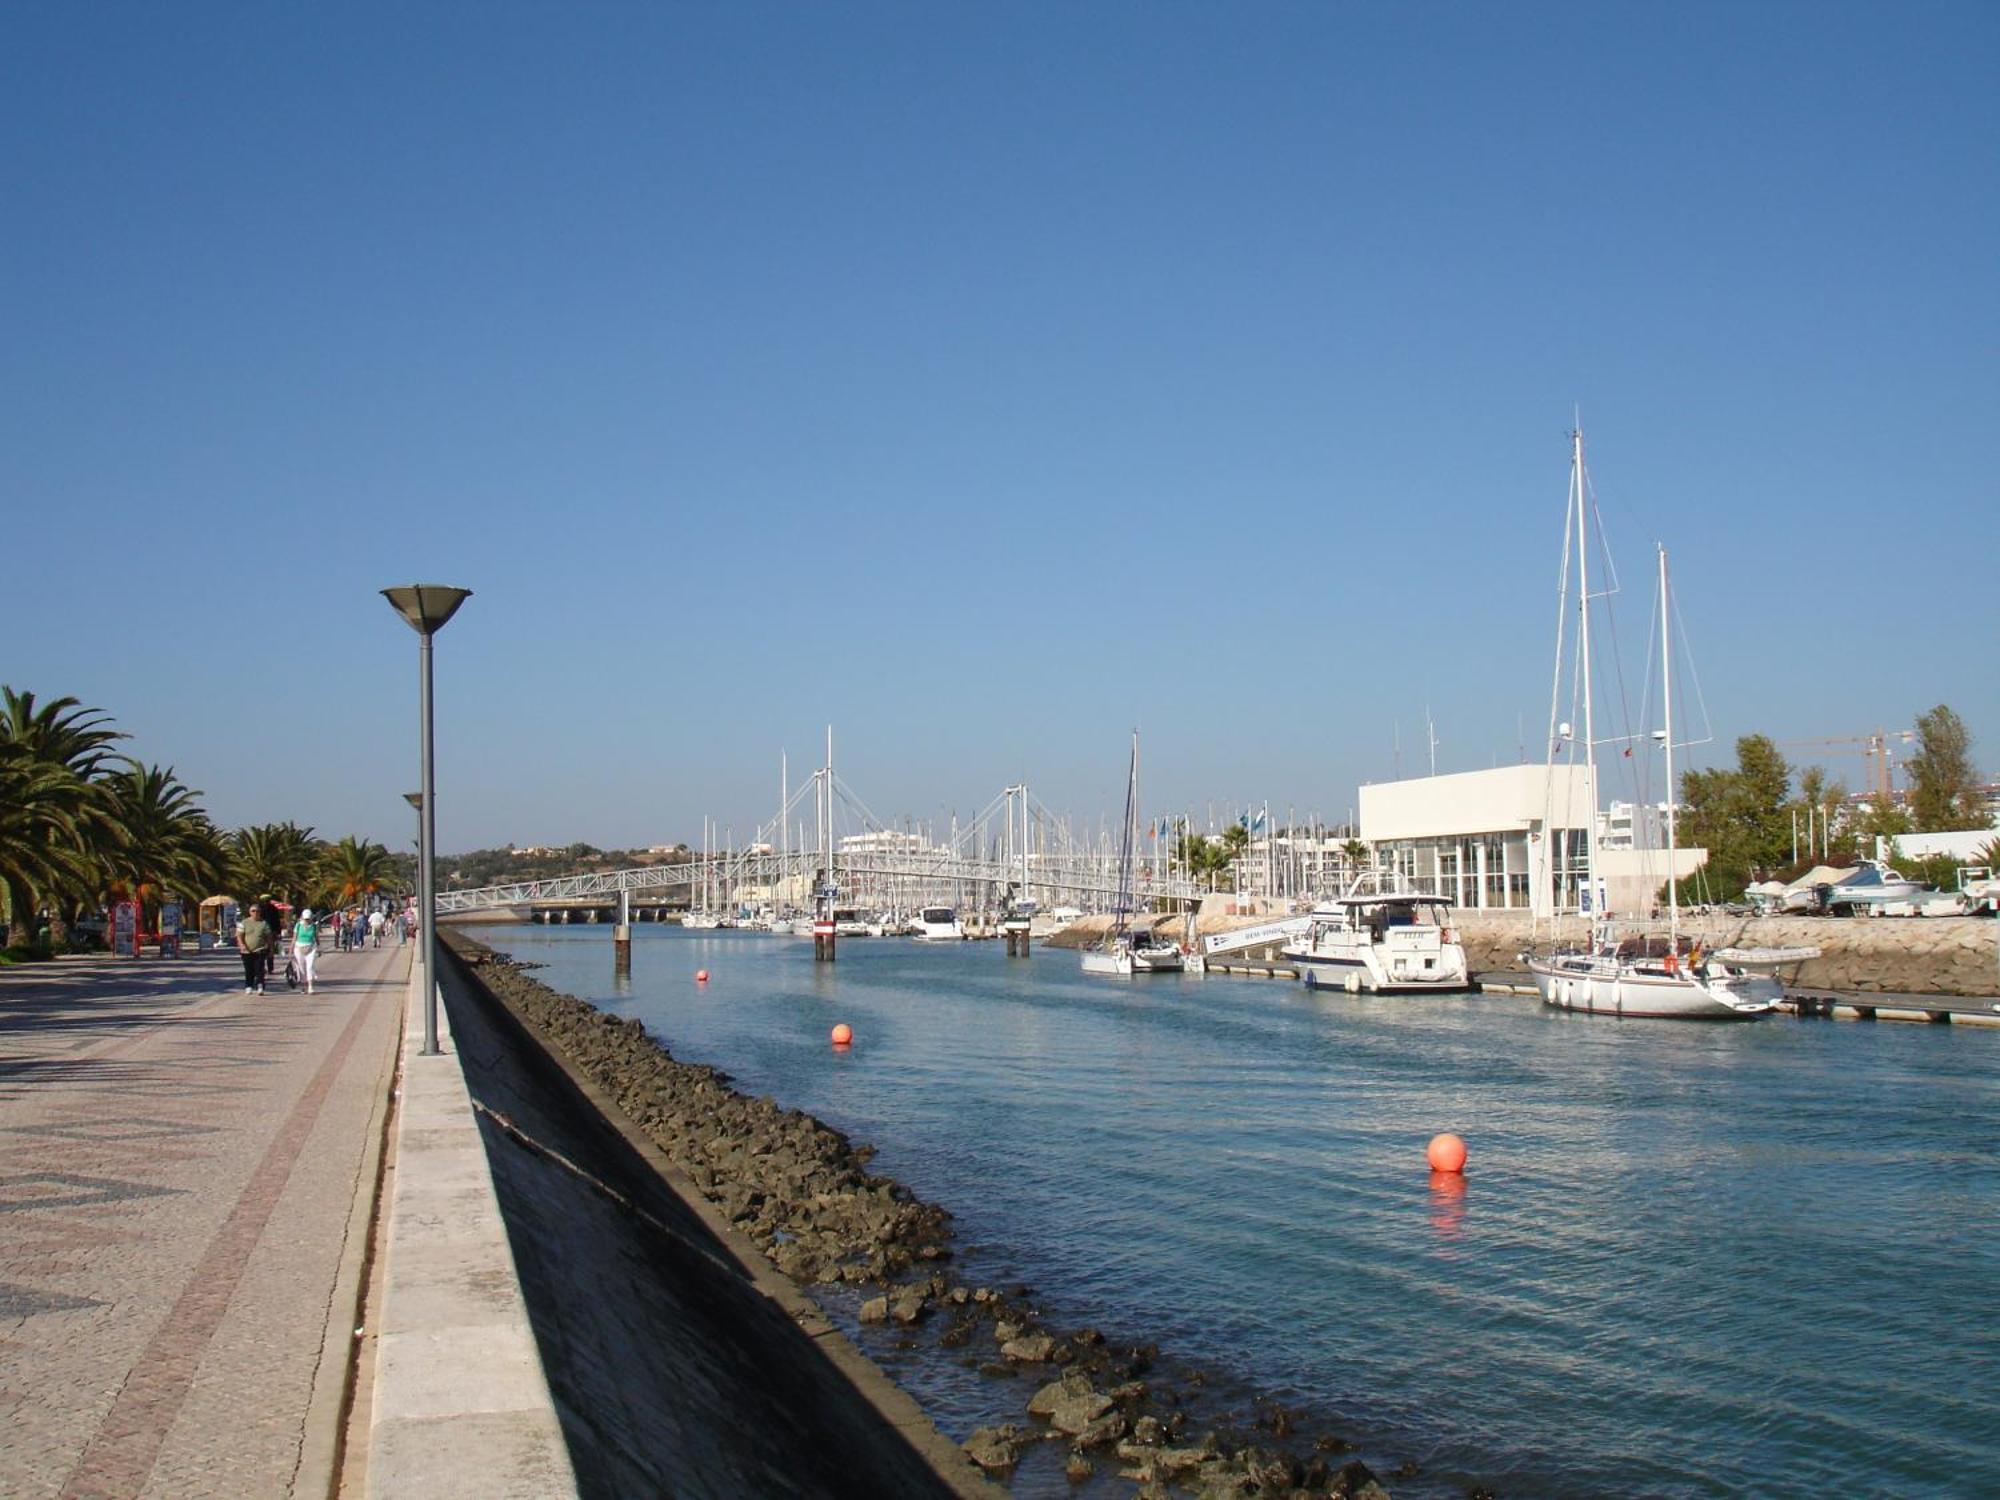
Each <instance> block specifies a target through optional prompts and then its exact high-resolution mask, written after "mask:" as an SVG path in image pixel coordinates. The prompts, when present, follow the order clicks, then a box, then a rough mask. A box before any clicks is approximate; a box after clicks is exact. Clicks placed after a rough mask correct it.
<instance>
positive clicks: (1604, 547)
mask: <svg viewBox="0 0 2000 1500" xmlns="http://www.w3.org/2000/svg"><path fill="white" fill-rule="evenodd" d="M1596 493H1597V492H1596V487H1595V486H1592V488H1591V502H1590V508H1591V512H1592V514H1594V515H1595V516H1596V517H1597V542H1598V551H1599V553H1600V555H1601V556H1602V558H1603V560H1604V566H1605V570H1606V571H1607V572H1609V573H1611V575H1612V578H1613V581H1614V583H1615V581H1616V578H1617V572H1616V565H1615V563H1614V562H1613V561H1612V558H1611V544H1610V540H1609V538H1608V537H1607V536H1606V535H1605V526H1604V512H1603V511H1602V510H1601V509H1599V508H1598V505H1597V497H1596ZM1615 592H1616V589H1613V590H1611V591H1609V592H1607V593H1606V594H1605V595H1603V596H1601V597H1604V598H1606V599H1608V598H1609V597H1610V594H1611V593H1615ZM1602 615H1603V619H1604V625H1605V631H1606V633H1607V634H1608V635H1609V636H1610V637H1611V675H1612V678H1613V680H1614V681H1615V682H1616V684H1617V688H1618V696H1617V708H1618V722H1619V723H1620V724H1621V725H1622V726H1623V728H1624V731H1625V742H1626V744H1628V745H1629V744H1631V743H1633V738H1632V698H1631V694H1630V692H1629V691H1628V690H1627V688H1626V684H1625V652H1624V649H1623V648H1622V647H1621V646H1620V645H1619V642H1618V615H1617V612H1616V611H1615V610H1613V609H1612V608H1611V607H1610V605H1609V604H1608V603H1607V604H1606V605H1605V607H1604V609H1603V611H1602ZM1599 743H1601V744H1609V743H1611V741H1608V740H1604V741H1600V742H1599ZM1623 758H1624V757H1622V756H1621V757H1620V759H1623ZM1632 759H1634V760H1637V759H1638V756H1637V755H1634V756H1633V757H1632ZM1623 779H1624V780H1625V781H1626V783H1627V784H1628V785H1631V784H1632V782H1631V774H1630V772H1629V771H1628V772H1626V773H1625V774H1624V778H1623ZM1634 795H1635V797H1636V795H1637V789H1636V787H1634ZM1593 811H1594V810H1593Z"/></svg>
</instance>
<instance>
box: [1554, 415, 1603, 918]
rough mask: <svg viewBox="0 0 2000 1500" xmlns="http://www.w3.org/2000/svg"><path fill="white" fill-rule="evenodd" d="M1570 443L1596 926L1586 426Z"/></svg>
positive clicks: (1588, 853)
mask: <svg viewBox="0 0 2000 1500" xmlns="http://www.w3.org/2000/svg"><path fill="white" fill-rule="evenodd" d="M1570 444H1571V465H1572V469H1573V474H1574V482H1575V485H1576V602H1577V609H1578V611H1579V613H1578V615H1577V624H1576V630H1577V636H1576V643H1577V652H1578V655H1579V659H1580V662H1581V665H1582V674H1583V765H1584V772H1583V779H1584V792H1585V795H1586V796H1587V797H1588V798H1589V799H1590V806H1589V807H1588V808H1587V809H1585V818H1586V822H1585V823H1584V830H1583V860H1584V864H1583V868H1584V877H1583V878H1584V880H1585V882H1586V890H1587V891H1588V893H1589V902H1590V920H1591V924H1592V925H1593V926H1595V925H1596V924H1597V923H1598V922H1599V921H1600V920H1602V918H1603V916H1604V913H1603V912H1602V911H1601V910H1599V907H1600V905H1601V903H1600V902H1599V900H1598V892H1597V732H1596V724H1595V721H1594V720H1593V718H1592V714H1591V701H1590V540H1589V539H1590V516H1589V509H1590V501H1589V497H1588V493H1587V489H1588V487H1587V485H1586V484H1585V482H1584V471H1583V425H1582V423H1578V424H1577V427H1576V430H1575V431H1574V432H1572V433H1571V434H1570ZM1564 801H1565V802H1567V801H1568V799H1567V798H1565V799H1564Z"/></svg>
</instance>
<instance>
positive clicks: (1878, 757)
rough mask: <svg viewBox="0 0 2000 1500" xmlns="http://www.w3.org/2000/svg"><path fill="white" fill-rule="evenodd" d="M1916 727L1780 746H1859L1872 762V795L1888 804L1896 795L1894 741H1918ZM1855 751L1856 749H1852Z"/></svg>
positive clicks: (1870, 768)
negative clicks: (1891, 766)
mask: <svg viewBox="0 0 2000 1500" xmlns="http://www.w3.org/2000/svg"><path fill="white" fill-rule="evenodd" d="M1916 737H1917V732H1916V731H1915V730H1914V729H1878V730H1876V731H1875V732H1874V733H1873V734H1837V735H1830V736H1828V737H1826V738H1824V739H1817V740H1779V741H1778V746H1779V748H1780V749H1784V750H1800V749H1807V748H1825V747H1828V746H1833V745H1857V746H1859V747H1860V752H1861V757H1862V759H1863V760H1864V761H1866V762H1867V765H1868V788H1867V790H1868V795H1869V796H1871V797H1874V798H1876V799H1878V800H1880V801H1881V802H1883V803H1885V804H1886V803H1887V802H1888V801H1889V800H1890V798H1891V797H1892V796H1893V795H1894V794H1893V792H1892V790H1891V788H1890V773H1889V759H1890V757H1891V756H1892V755H1893V754H1894V753H1895V752H1894V751H1893V750H1892V749H1891V747H1890V743H1889V742H1890V741H1891V740H1894V741H1896V742H1897V743H1899V744H1904V745H1908V744H1911V743H1913V742H1914V741H1915V740H1916ZM1848 753H1849V754H1852V753H1853V752H1852V751H1849V752H1848Z"/></svg>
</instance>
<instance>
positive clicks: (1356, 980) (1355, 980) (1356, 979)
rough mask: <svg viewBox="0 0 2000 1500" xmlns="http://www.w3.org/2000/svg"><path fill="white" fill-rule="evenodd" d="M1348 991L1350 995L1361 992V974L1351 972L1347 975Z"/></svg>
mask: <svg viewBox="0 0 2000 1500" xmlns="http://www.w3.org/2000/svg"><path fill="white" fill-rule="evenodd" d="M1347 993H1348V994H1350V995H1358V994H1360V993H1361V976H1360V975H1359V974H1349V975H1348V976H1347Z"/></svg>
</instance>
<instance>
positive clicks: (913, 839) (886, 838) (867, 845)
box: [840, 828, 931, 854]
mask: <svg viewBox="0 0 2000 1500" xmlns="http://www.w3.org/2000/svg"><path fill="white" fill-rule="evenodd" d="M930 847H931V845H930V840H928V839H926V838H925V837H924V836H923V835H922V834H921V833H903V832H900V831H898V830H897V829H894V828H877V829H872V830H870V831H869V832H867V833H850V834H848V835H847V836H846V837H845V838H843V839H841V841H840V852H841V853H842V854H922V853H924V852H925V851H927V850H928V849H929V848H930Z"/></svg>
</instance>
